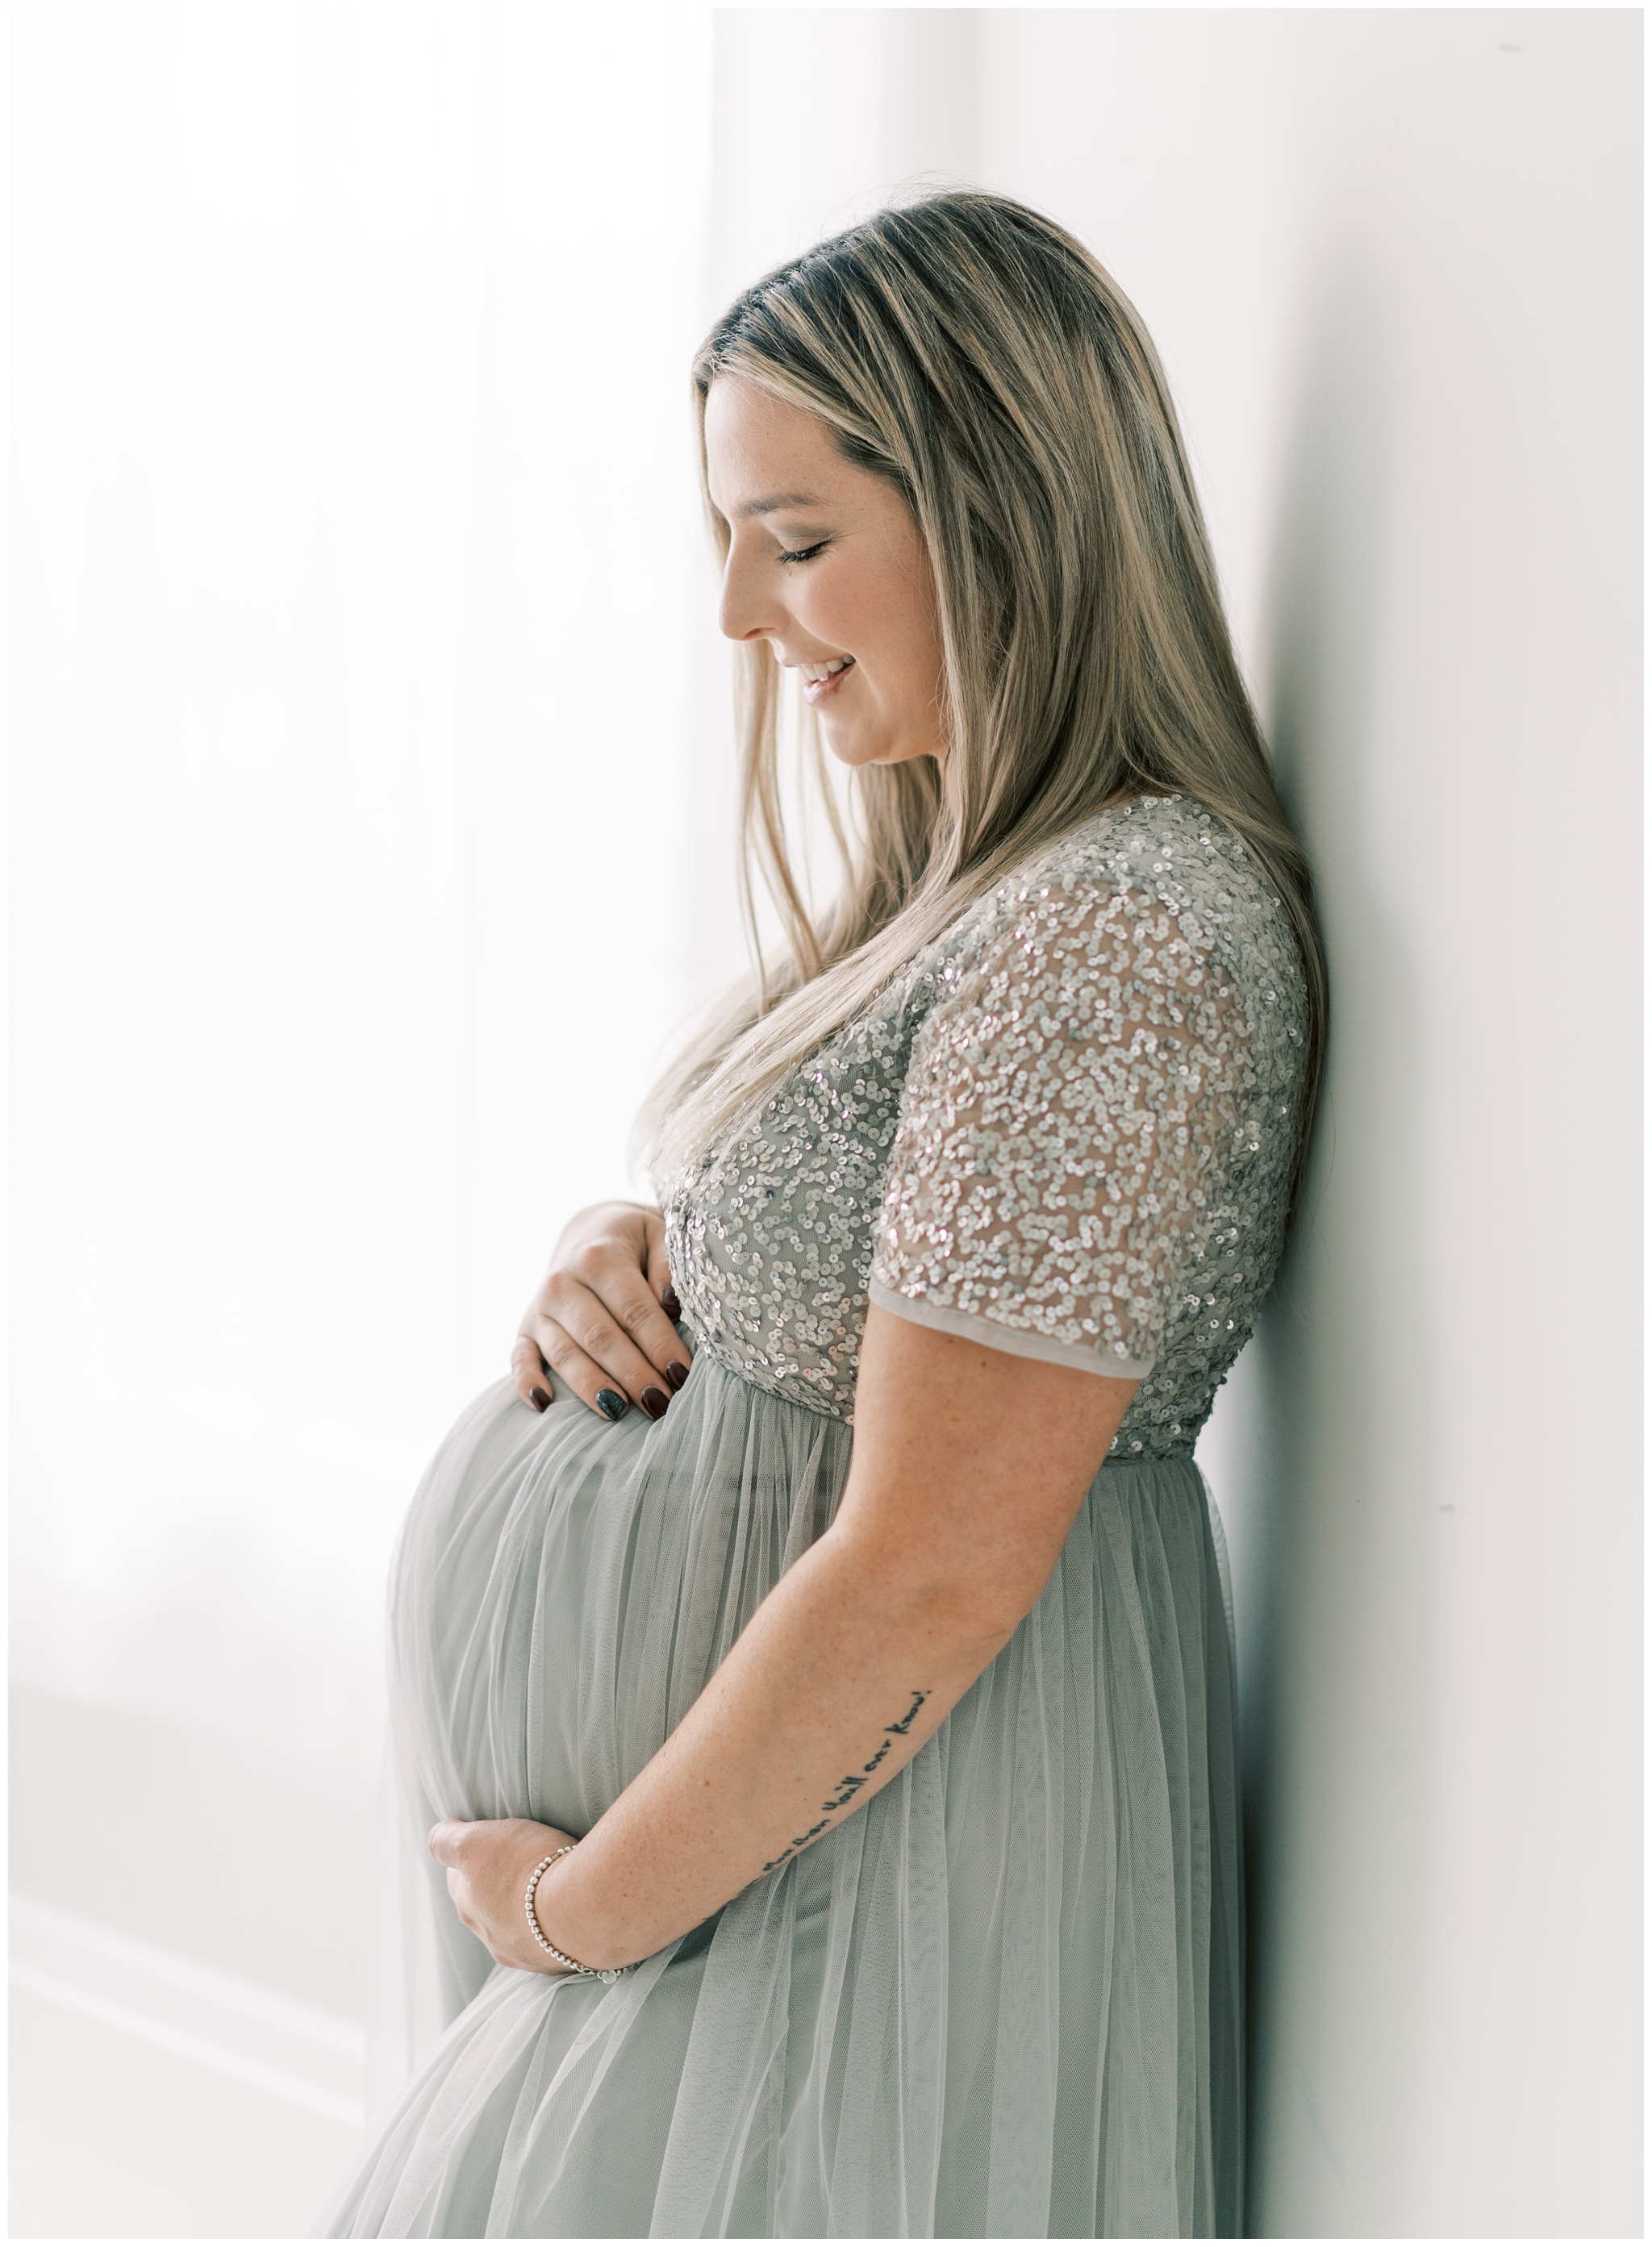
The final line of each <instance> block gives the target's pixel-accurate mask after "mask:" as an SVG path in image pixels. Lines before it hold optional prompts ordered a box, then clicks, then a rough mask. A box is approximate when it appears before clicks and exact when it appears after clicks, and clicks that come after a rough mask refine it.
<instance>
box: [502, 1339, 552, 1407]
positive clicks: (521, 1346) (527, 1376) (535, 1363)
mask: <svg viewBox="0 0 1652 2247" xmlns="http://www.w3.org/2000/svg"><path fill="white" fill-rule="evenodd" d="M510 1375H511V1378H512V1380H513V1381H514V1382H515V1384H516V1394H517V1396H518V1397H521V1399H522V1403H523V1404H531V1405H532V1406H533V1408H534V1410H535V1411H536V1412H543V1410H544V1409H545V1407H546V1405H547V1404H550V1400H551V1398H552V1397H554V1396H555V1395H556V1390H554V1389H553V1388H552V1386H551V1380H550V1368H549V1367H548V1366H547V1365H546V1363H545V1361H544V1359H543V1357H542V1356H540V1352H539V1345H538V1343H537V1342H535V1340H534V1338H533V1336H532V1335H530V1334H529V1332H528V1330H527V1328H525V1327H524V1328H522V1331H521V1333H519V1334H518V1335H517V1336H516V1339H515V1342H513V1343H512V1344H511V1349H510Z"/></svg>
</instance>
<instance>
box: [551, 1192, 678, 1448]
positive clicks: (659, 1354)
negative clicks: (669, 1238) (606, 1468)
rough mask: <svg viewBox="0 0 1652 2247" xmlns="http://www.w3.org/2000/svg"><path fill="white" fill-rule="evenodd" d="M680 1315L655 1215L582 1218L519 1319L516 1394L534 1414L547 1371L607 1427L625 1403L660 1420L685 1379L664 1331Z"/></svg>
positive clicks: (632, 1207)
mask: <svg viewBox="0 0 1652 2247" xmlns="http://www.w3.org/2000/svg"><path fill="white" fill-rule="evenodd" d="M680 1315H681V1312H680V1308H679V1304H678V1301H677V1297H676V1294H675V1293H674V1291H673V1290H672V1284H671V1269H670V1267H669V1266H668V1265H667V1263H666V1220H665V1219H664V1218H663V1217H661V1215H660V1213H659V1211H658V1210H657V1209H647V1208H645V1207H644V1206H643V1205H641V1204H639V1203H637V1202H631V1201H604V1202H598V1203H597V1205H596V1206H595V1207H594V1208H592V1209H582V1210H581V1211H580V1212H579V1214H578V1216H577V1217H576V1218H574V1219H572V1220H571V1222H570V1224H568V1225H567V1226H564V1228H563V1236H562V1239H561V1240H559V1241H558V1242H557V1243H556V1253H555V1254H554V1255H553V1256H552V1258H551V1260H550V1269H549V1271H548V1272H547V1273H546V1274H545V1276H544V1279H543V1281H541V1282H540V1287H539V1293H538V1294H536V1296H535V1297H534V1300H533V1301H532V1302H531V1303H529V1306H528V1308H527V1310H526V1311H525V1312H524V1313H523V1314H522V1325H521V1327H520V1328H518V1329H517V1334H516V1341H515V1348H514V1349H512V1351H511V1353H510V1369H511V1372H512V1374H513V1375H514V1376H515V1383H516V1394H517V1395H518V1396H519V1397H521V1398H522V1403H523V1404H531V1405H532V1406H533V1408H534V1410H536V1412H543V1410H544V1409H545V1407H546V1405H547V1404H550V1400H551V1397H552V1396H553V1394H554V1393H555V1392H554V1390H552V1387H551V1383H550V1375H551V1373H552V1372H553V1371H554V1372H555V1373H556V1376H558V1378H559V1379H561V1380H562V1381H563V1382H564V1383H566V1384H567V1386H568V1387H569V1388H570V1390H572V1391H573V1393H574V1395H575V1396H576V1397H583V1398H584V1402H585V1403H586V1404H589V1405H590V1408H591V1410H592V1411H594V1412H601V1413H603V1414H604V1416H605V1417H607V1418H608V1419H610V1420H618V1418H619V1417H620V1415H621V1414H622V1413H623V1412H624V1411H625V1409H626V1408H627V1406H628V1405H630V1404H632V1403H636V1404H640V1405H641V1406H642V1408H643V1410H644V1411H645V1412H646V1413H647V1415H648V1417H649V1418H650V1419H651V1420H659V1419H662V1418H664V1417H665V1412H666V1406H667V1405H668V1404H670V1402H671V1400H672V1396H673V1394H674V1393H675V1392H676V1391H677V1390H679V1389H680V1388H681V1387H682V1385H683V1383H684V1382H685V1381H686V1380H687V1378H688V1363H689V1352H688V1350H687V1349H686V1347H685V1346H684V1344H683V1343H682V1342H681V1341H680V1340H679V1337H678V1334H677V1329H676V1328H675V1327H674V1326H673V1325H672V1320H673V1319H675V1318H678V1317H679V1316H680Z"/></svg>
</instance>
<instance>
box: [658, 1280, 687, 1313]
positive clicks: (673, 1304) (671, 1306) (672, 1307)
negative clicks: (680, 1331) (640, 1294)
mask: <svg viewBox="0 0 1652 2247" xmlns="http://www.w3.org/2000/svg"><path fill="white" fill-rule="evenodd" d="M659 1308H660V1309H661V1310H662V1311H664V1312H665V1314H666V1317H667V1318H668V1319H679V1318H681V1316H682V1315H683V1307H682V1305H681V1304H680V1303H679V1301H678V1300H677V1290H676V1288H675V1287H667V1288H666V1292H665V1294H663V1295H662V1296H661V1297H660V1299H659Z"/></svg>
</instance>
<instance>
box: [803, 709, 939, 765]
mask: <svg viewBox="0 0 1652 2247" xmlns="http://www.w3.org/2000/svg"><path fill="white" fill-rule="evenodd" d="M820 730H821V734H822V736H823V740H824V741H825V745H826V748H827V749H828V750H829V752H830V754H831V755H833V756H834V757H836V760H837V762H838V763H839V764H840V765H850V766H852V767H859V766H861V765H902V764H905V763H906V762H908V761H909V759H911V758H912V757H939V755H940V754H941V752H940V750H939V748H934V747H932V745H931V744H930V743H928V742H925V741H913V742H906V741H897V740H894V739H891V736H890V735H888V734H868V733H867V731H866V730H865V728H864V727H859V726H834V725H833V724H832V723H831V722H830V721H829V720H828V719H825V718H823V720H822V721H821V729H820Z"/></svg>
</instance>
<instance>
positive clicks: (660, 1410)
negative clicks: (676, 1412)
mask: <svg viewBox="0 0 1652 2247" xmlns="http://www.w3.org/2000/svg"><path fill="white" fill-rule="evenodd" d="M637 1401H638V1404H640V1405H641V1406H642V1408H643V1410H644V1411H645V1412H646V1413H647V1415H648V1417H649V1418H650V1419H651V1420H663V1419H664V1418H665V1417H666V1406H667V1404H670V1403H671V1399H670V1397H667V1396H666V1392H665V1390H663V1389H645V1390H644V1391H643V1393H642V1395H641V1396H640V1397H638V1400H637Z"/></svg>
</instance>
